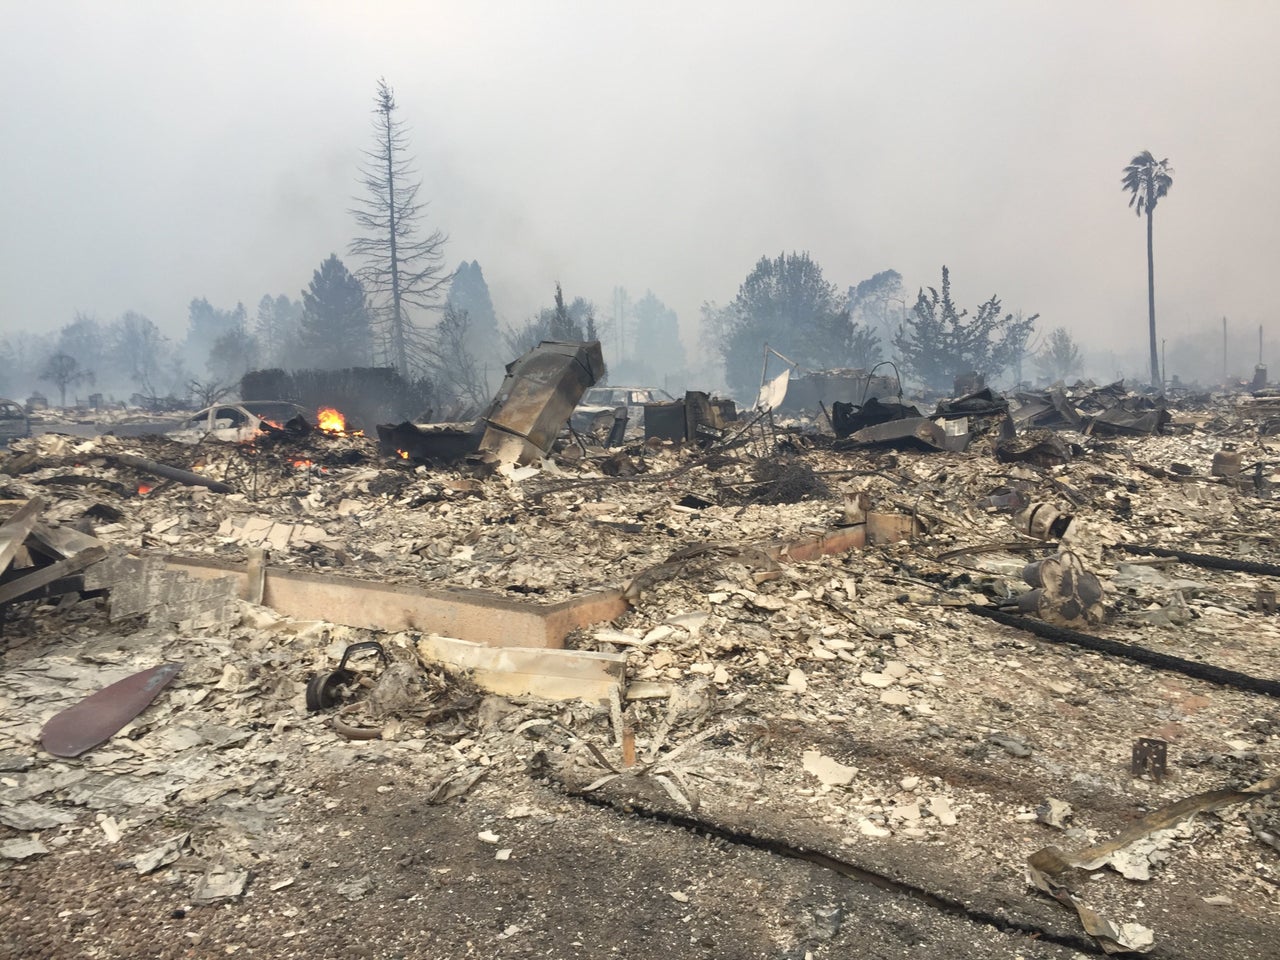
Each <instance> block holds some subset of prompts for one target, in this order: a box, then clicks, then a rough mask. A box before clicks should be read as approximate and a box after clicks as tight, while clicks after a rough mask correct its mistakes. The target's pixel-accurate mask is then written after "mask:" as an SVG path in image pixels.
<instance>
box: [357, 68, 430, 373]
mask: <svg viewBox="0 0 1280 960" xmlns="http://www.w3.org/2000/svg"><path fill="white" fill-rule="evenodd" d="M396 106H397V105H396V99H395V93H394V91H392V89H391V87H390V86H389V85H388V84H387V81H386V80H383V79H380V80H379V81H378V92H377V94H376V95H375V96H374V107H373V131H374V143H373V147H372V148H371V149H369V150H366V151H365V154H364V157H365V159H364V162H363V163H361V165H360V182H361V183H362V184H363V185H364V188H365V195H364V197H363V198H360V199H358V200H357V206H356V207H355V208H354V209H353V210H352V211H351V213H352V215H353V216H354V217H355V218H356V224H357V225H358V226H359V229H360V235H359V236H357V237H356V239H354V240H353V241H352V242H351V248H350V250H351V254H352V256H355V257H357V258H359V259H360V260H361V261H362V262H363V265H362V266H361V268H360V269H359V270H358V271H357V276H359V278H360V280H361V281H362V282H363V283H364V287H365V290H366V292H367V293H368V294H369V297H370V300H371V301H372V302H373V305H374V309H375V312H376V314H377V321H378V324H379V327H380V332H381V334H382V338H383V341H384V343H385V349H386V351H387V353H388V355H389V359H390V362H391V364H392V365H393V366H394V367H395V368H396V370H397V372H399V374H400V375H401V376H402V377H405V378H406V379H409V378H410V377H411V374H414V373H420V372H421V371H422V370H423V369H424V368H425V367H426V366H427V359H428V358H427V349H428V346H429V344H428V340H427V336H426V327H425V325H424V324H423V322H422V321H421V320H420V319H417V318H415V317H414V316H413V314H412V311H414V310H420V311H421V310H431V309H433V308H434V307H435V306H436V304H437V302H438V301H439V299H440V295H441V292H442V288H443V287H444V286H445V285H446V284H447V283H448V282H449V278H450V274H449V273H448V271H446V270H445V269H444V268H443V266H442V263H443V256H444V244H445V236H444V234H443V233H441V232H440V231H439V230H433V231H431V232H430V233H426V227H425V226H424V225H423V219H424V214H423V211H424V210H425V209H426V204H425V203H422V202H419V200H418V190H419V188H420V187H421V186H422V183H421V181H420V180H419V179H418V178H417V175H416V173H415V171H414V170H413V167H412V165H411V162H410V160H409V157H408V156H407V151H408V138H407V137H406V134H405V129H404V124H403V123H402V122H401V121H399V120H397V119H396V118H395V116H394V114H395V111H396Z"/></svg>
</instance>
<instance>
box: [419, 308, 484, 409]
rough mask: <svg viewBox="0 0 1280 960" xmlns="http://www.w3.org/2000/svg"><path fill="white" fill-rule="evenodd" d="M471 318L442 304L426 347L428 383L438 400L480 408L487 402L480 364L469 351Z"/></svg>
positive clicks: (470, 349) (482, 369)
mask: <svg viewBox="0 0 1280 960" xmlns="http://www.w3.org/2000/svg"><path fill="white" fill-rule="evenodd" d="M471 339H472V337H471V315H470V314H469V313H468V312H467V311H466V310H460V309H458V308H456V307H455V306H454V305H453V303H452V302H450V303H446V304H445V307H444V315H443V316H442V317H441V318H440V322H439V323H437V324H436V325H435V327H434V328H433V330H432V336H431V343H430V346H429V347H428V358H429V361H428V362H429V370H430V376H431V382H432V384H433V385H434V386H435V388H436V392H437V393H438V394H439V396H440V398H441V399H442V400H455V399H456V400H462V401H463V402H464V403H467V404H470V405H471V406H473V407H483V406H484V405H485V403H486V402H487V401H488V400H489V385H488V383H487V382H486V377H485V370H484V365H483V364H482V363H481V361H480V360H479V359H478V358H477V357H476V355H475V353H474V352H473V351H472V348H471V343H470V341H471Z"/></svg>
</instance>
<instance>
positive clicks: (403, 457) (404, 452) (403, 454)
mask: <svg viewBox="0 0 1280 960" xmlns="http://www.w3.org/2000/svg"><path fill="white" fill-rule="evenodd" d="M396 456H397V457H399V458H400V459H401V460H408V459H409V451H408V450H397V451H396Z"/></svg>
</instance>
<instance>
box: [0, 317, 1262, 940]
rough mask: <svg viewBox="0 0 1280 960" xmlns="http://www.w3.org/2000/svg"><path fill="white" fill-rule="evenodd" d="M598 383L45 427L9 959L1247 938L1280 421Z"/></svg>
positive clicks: (9, 585)
mask: <svg viewBox="0 0 1280 960" xmlns="http://www.w3.org/2000/svg"><path fill="white" fill-rule="evenodd" d="M793 372H795V373H796V376H795V377H792V373H793ZM602 374H603V360H602V355H601V351H600V345H599V343H598V342H594V341H581V342H552V341H548V342H544V343H542V344H540V345H539V346H537V347H535V348H534V349H532V350H531V351H529V352H528V353H527V354H525V355H523V356H522V357H520V358H518V359H517V360H516V361H514V362H512V363H511V364H510V365H509V366H508V372H507V377H506V380H505V381H504V382H503V384H502V386H501V387H500V388H499V389H498V390H497V392H496V394H495V396H494V397H493V398H492V401H491V402H490V403H489V404H488V405H487V406H486V407H485V408H484V409H483V410H481V411H480V412H479V415H478V416H476V417H475V418H474V419H473V420H464V421H462V422H456V423H452V424H440V423H415V422H413V420H412V419H408V420H404V421H400V422H391V421H387V422H369V421H365V425H364V428H363V429H356V425H355V424H354V423H353V422H351V421H352V420H353V419H354V415H353V414H351V413H350V412H349V411H344V410H342V409H341V407H339V406H337V404H336V403H334V404H324V405H322V406H321V407H317V408H316V409H311V408H303V407H301V406H298V405H290V404H287V403H285V402H283V401H277V402H276V403H275V404H274V409H270V408H271V407H272V406H273V405H272V404H268V403H265V402H263V401H256V402H255V401H243V402H240V403H232V402H226V401H224V403H223V405H222V406H218V405H216V404H215V407H214V408H213V409H212V410H211V411H206V412H204V413H201V414H198V415H197V414H195V413H194V412H192V411H187V412H185V413H184V412H175V413H172V414H169V415H167V416H166V417H160V418H157V417H156V416H155V415H141V414H138V413H136V412H128V411H119V410H106V411H101V412H99V413H96V414H95V413H94V412H92V411H84V410H81V411H75V410H67V409H56V410H55V409H43V410H39V411H33V412H32V413H31V414H30V419H29V421H28V427H29V429H28V430H27V431H25V432H27V433H29V435H27V436H21V437H17V438H15V439H13V440H11V441H10V442H9V444H8V448H7V451H6V452H5V453H4V454H3V457H2V458H0V502H2V504H3V508H2V509H3V513H2V514H0V516H4V517H5V518H6V519H5V520H4V523H3V526H0V567H2V568H3V577H2V578H0V604H2V605H3V611H4V620H3V630H4V633H3V650H4V654H3V656H4V660H3V663H4V669H3V672H2V673H0V697H2V699H0V824H3V827H2V828H0V829H2V830H3V834H2V835H0V858H3V860H2V863H3V868H2V872H0V884H2V885H3V888H4V890H5V895H4V901H3V906H2V907H0V912H2V913H3V916H4V926H3V928H4V939H5V941H7V943H8V949H9V951H10V952H11V954H12V955H15V956H16V955H21V956H27V957H39V956H64V955H71V954H75V955H81V956H165V957H169V956H173V957H178V956H183V957H187V956H214V955H217V956H224V955H246V956H247V955H252V956H273V957H276V956H295V955H296V956H313V955H316V954H319V955H322V956H338V955H352V956H486V957H487V956H525V955H528V956H533V955H537V956H603V955H607V954H617V955H621V956H636V957H656V956H659V955H662V954H666V955H679V956H690V955H697V956H702V955H708V956H761V957H804V956H813V957H819V956H844V955H859V956H886V957H888V956H917V955H921V952H922V951H926V950H927V951H928V954H929V955H947V956H972V957H1009V956H1022V957H1072V956H1087V955H1094V954H1098V953H1101V952H1106V953H1126V952H1147V951H1150V952H1151V955H1152V956H1162V957H1203V956H1210V955H1212V956H1217V957H1240V958H1245V957H1260V956H1266V955H1270V952H1271V951H1273V949H1274V947H1273V943H1274V936H1273V934H1274V924H1273V916H1274V911H1275V906H1276V902H1277V890H1278V887H1280V861H1277V853H1278V852H1280V805H1278V804H1277V799H1276V794H1275V791H1276V789H1277V787H1280V777H1277V776H1276V775H1275V773H1274V772H1273V769H1274V768H1273V758H1274V750H1275V744H1276V738H1277V736H1280V712H1278V711H1277V702H1278V701H1277V697H1278V696H1280V680H1277V679H1275V678H1276V677H1277V674H1278V673H1280V670H1278V665H1280V654H1278V653H1277V652H1276V651H1277V650H1278V649H1280V645H1278V644H1277V641H1278V640H1280V618H1278V617H1277V615H1276V614H1277V601H1276V586H1275V584H1276V577H1277V575H1280V566H1278V565H1276V564H1275V563H1273V562H1270V560H1269V559H1268V558H1269V557H1271V556H1272V555H1273V549H1274V543H1275V533H1274V527H1275V519H1276V500H1275V499H1273V497H1272V490H1273V485H1274V483H1275V481H1276V479H1277V478H1276V473H1277V468H1278V466H1280V457H1277V454H1276V447H1275V439H1274V437H1275V436H1276V431H1277V428H1278V427H1280V393H1276V392H1273V391H1268V390H1267V389H1265V388H1261V389H1258V390H1256V391H1252V392H1235V393H1228V392H1215V393H1200V394H1193V393H1189V392H1182V393H1175V392H1172V391H1171V392H1170V393H1169V395H1168V396H1158V395H1156V394H1152V393H1148V392H1143V391H1140V390H1138V391H1136V390H1130V389H1128V388H1127V387H1126V386H1125V385H1124V384H1123V383H1115V384H1110V385H1105V386H1099V385H1096V384H1093V383H1087V382H1086V383H1077V384H1076V385H1074V386H1070V387H1068V386H1065V385H1063V384H1061V383H1059V384H1058V385H1057V386H1054V387H1052V388H1049V389H1045V390H1039V391H1029V390H1023V391H1020V392H1014V393H1010V394H1002V393H1000V392H998V391H995V390H992V389H990V388H989V387H986V386H985V385H984V384H983V383H982V382H981V378H980V377H977V378H962V382H960V384H959V386H960V387H961V388H962V389H961V390H958V391H952V393H953V394H954V395H952V396H949V397H942V398H941V399H938V398H935V399H934V400H932V401H928V402H927V401H926V400H925V398H924V397H923V396H916V397H912V396H910V395H905V394H904V392H903V390H902V389H900V387H899V384H898V382H897V379H896V377H893V376H883V375H881V374H879V373H877V374H876V375H874V376H873V375H871V374H868V373H865V372H861V371H835V372H823V373H821V374H817V375H815V374H808V375H801V372H800V371H798V370H796V371H793V369H792V368H791V367H787V368H785V369H784V370H783V371H782V373H781V374H780V375H779V376H777V377H769V378H768V380H767V382H765V383H764V384H763V386H762V389H761V391H760V396H759V398H758V400H757V402H756V403H755V404H754V405H749V404H743V405H742V409H739V408H738V405H736V404H734V403H733V402H731V401H727V400H723V399H720V398H717V397H714V396H709V395H708V394H706V393H699V392H696V391H694V392H689V393H686V394H685V395H684V396H683V397H680V398H675V399H658V400H648V401H645V402H644V403H642V404H640V405H639V407H638V408H635V409H633V408H631V407H630V406H629V405H627V404H626V403H622V404H619V405H618V406H617V407H616V408H615V409H614V410H612V411H610V410H607V409H606V410H605V412H604V413H603V414H601V413H598V412H592V414H591V416H590V417H588V418H587V419H586V420H585V421H584V420H583V419H582V418H581V417H579V416H578V414H577V413H575V410H578V411H579V412H580V411H581V410H582V409H583V408H582V406H581V404H580V401H581V400H582V399H583V397H584V394H585V392H586V391H587V390H588V389H591V388H592V386H593V384H594V383H595V382H596V381H597V379H598V378H599V377H600V376H601V375H602ZM363 376H368V375H367V374H361V373H359V372H358V371H355V372H349V373H347V374H342V375H337V374H335V375H333V377H332V382H333V383H335V384H342V385H343V389H344V390H346V389H348V388H349V387H350V383H351V382H352V380H353V379H355V380H359V379H360V378H361V377H363ZM321 379H323V378H321ZM335 389H336V388H335ZM596 389H599V388H596ZM966 391H967V392H966ZM372 392H373V391H371V394H372ZM346 396H348V397H350V393H349V391H348V393H347V394H346ZM378 409H379V408H378V406H377V403H376V402H374V401H370V402H369V403H368V404H367V405H366V410H369V411H372V412H373V413H374V414H376V413H377V411H378ZM872 938H875V939H874V941H873V940H872ZM424 945H427V946H424Z"/></svg>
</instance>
